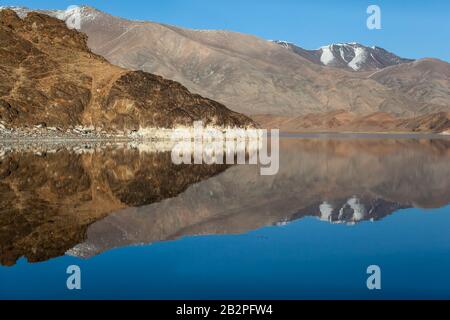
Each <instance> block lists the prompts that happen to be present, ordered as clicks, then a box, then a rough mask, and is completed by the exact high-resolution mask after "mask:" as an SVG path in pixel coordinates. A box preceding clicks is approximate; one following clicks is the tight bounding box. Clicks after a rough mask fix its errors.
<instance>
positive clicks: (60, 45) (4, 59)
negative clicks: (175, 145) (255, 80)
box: [0, 9, 253, 130]
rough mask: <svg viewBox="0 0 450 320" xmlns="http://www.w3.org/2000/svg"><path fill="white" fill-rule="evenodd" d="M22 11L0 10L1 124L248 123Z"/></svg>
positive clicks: (129, 126)
mask: <svg viewBox="0 0 450 320" xmlns="http://www.w3.org/2000/svg"><path fill="white" fill-rule="evenodd" d="M22 17H23V19H21V18H20V17H19V16H18V15H17V14H16V13H15V11H13V10H9V9H3V10H1V11H0V48H1V49H0V120H1V121H2V122H4V123H6V124H7V125H8V126H12V127H29V126H33V125H44V126H54V127H60V128H68V127H74V126H78V125H82V126H94V127H96V128H99V129H107V130H139V129H140V128H147V127H153V128H155V127H163V128H172V127H175V126H178V125H190V124H192V123H193V121H196V120H201V121H203V122H204V123H205V124H212V125H218V126H248V125H253V122H252V121H251V120H250V119H249V118H247V117H246V116H244V115H241V114H238V113H235V112H232V111H230V110H229V109H227V108H226V107H225V106H224V105H222V104H220V103H217V102H215V101H212V100H210V99H206V98H203V97H201V96H199V95H197V94H192V93H190V92H189V91H188V89H186V88H185V87H184V86H182V85H181V84H179V83H177V82H174V81H171V80H166V79H164V78H162V77H161V76H157V75H153V74H150V73H146V72H143V71H130V70H126V69H123V68H120V67H117V66H114V65H112V64H110V63H109V62H107V61H106V60H105V59H104V58H103V57H101V56H99V55H96V54H94V53H92V52H91V50H90V49H89V48H88V46H87V37H86V35H85V34H83V33H80V32H79V31H77V30H71V29H69V28H67V26H66V24H65V23H64V22H62V21H61V20H59V19H56V18H53V17H50V16H48V15H45V14H43V13H36V12H28V13H27V14H26V16H25V15H24V14H22Z"/></svg>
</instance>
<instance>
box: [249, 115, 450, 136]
mask: <svg viewBox="0 0 450 320" xmlns="http://www.w3.org/2000/svg"><path fill="white" fill-rule="evenodd" d="M253 119H254V120H255V121H256V122H258V123H259V124H260V125H261V126H262V127H264V128H278V129H281V130H283V131H289V132H311V131H315V132H340V131H349V132H431V133H448V132H449V131H450V112H439V113H432V114H426V115H423V116H418V117H415V118H399V117H395V116H393V115H392V114H390V113H386V112H377V113H372V114H369V115H357V114H355V113H351V112H346V111H342V110H340V111H334V112H328V113H314V114H308V115H305V116H297V117H288V116H274V115H254V116H253Z"/></svg>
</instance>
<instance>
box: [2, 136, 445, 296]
mask: <svg viewBox="0 0 450 320" xmlns="http://www.w3.org/2000/svg"><path fill="white" fill-rule="evenodd" d="M156 150H159V151H160V152H157V151H156ZM449 177H450V139H447V138H444V137H442V138H437V137H425V138H417V137H406V136H405V137H401V138H400V137H399V136H396V137H395V138H394V137H390V136H376V135H372V136H369V135H364V136H358V135H356V136H355V135H347V136H346V135H339V136H332V135H325V136H324V135H310V136H308V135H306V136H299V135H286V136H284V137H282V138H281V141H280V169H279V172H278V174H277V175H274V176H261V175H260V171H259V168H258V166H252V165H235V166H227V165H211V166H208V165H181V166H176V165H174V164H172V162H171V158H170V153H169V152H167V151H166V152H164V150H162V149H161V148H158V146H154V147H142V146H135V145H131V146H122V145H108V146H92V145H81V146H78V145H77V146H70V147H68V148H64V147H61V146H56V147H55V146H39V147H30V146H25V147H24V146H21V147H20V148H19V147H14V148H11V147H5V146H2V151H1V153H0V298H1V299H14V298H25V299H28V298H42V299H45V298H57V299H73V298H82V299H92V298H113V299H115V298H131V299H317V298H319V299H322V298H326V299H350V298H361V299H384V298H387V299H393V298H412V299H415V298H426V299H427V298H447V299H448V298H450V206H449V204H450V179H449ZM70 265H77V266H79V267H80V269H81V283H82V289H81V290H74V291H70V290H68V289H67V287H66V280H67V277H68V276H69V275H68V274H66V269H67V267H68V266H70ZM370 265H378V266H379V267H380V268H381V290H368V288H367V285H366V280H367V278H368V277H369V275H368V274H367V272H366V271H367V267H368V266H370Z"/></svg>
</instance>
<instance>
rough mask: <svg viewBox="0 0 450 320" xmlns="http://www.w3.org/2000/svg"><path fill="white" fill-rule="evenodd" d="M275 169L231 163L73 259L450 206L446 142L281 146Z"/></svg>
mask: <svg viewBox="0 0 450 320" xmlns="http://www.w3.org/2000/svg"><path fill="white" fill-rule="evenodd" d="M280 153H281V159H280V172H279V173H278V175H276V176H260V175H259V173H258V168H256V167H251V166H234V167H232V168H230V169H228V170H227V171H226V172H224V173H223V174H220V175H218V176H215V177H213V178H211V179H208V180H206V181H203V182H202V183H200V184H197V185H193V186H191V187H189V188H188V189H187V190H186V191H185V192H184V193H182V194H180V195H179V196H177V197H176V198H173V199H167V200H164V201H162V202H159V203H155V204H151V205H148V206H143V207H140V208H128V209H124V210H122V211H120V212H117V213H115V214H112V215H109V216H108V217H107V218H105V219H103V220H101V221H99V222H97V223H94V224H93V225H91V226H90V227H89V229H88V231H87V241H85V242H84V243H82V244H80V245H78V246H76V247H75V248H73V249H72V250H70V253H71V254H75V255H79V256H91V255H95V254H98V253H101V252H103V251H105V250H107V249H110V248H113V247H118V246H124V245H131V244H136V243H150V242H155V241H163V240H169V239H176V238H179V237H182V236H185V235H197V234H230V233H232V234H234V233H243V232H247V231H249V230H253V229H257V228H260V227H263V226H267V225H276V224H284V223H287V222H289V221H292V220H295V219H301V218H303V217H306V216H315V217H317V218H319V219H322V220H325V221H329V222H332V223H348V224H354V223H357V222H361V221H366V220H373V221H376V220H379V219H382V218H384V217H385V216H387V215H389V214H391V213H393V212H394V211H397V210H399V209H401V208H407V207H413V206H416V207H423V208H435V207H442V206H445V205H446V204H448V203H449V202H450V181H449V179H448V177H449V176H450V166H449V159H450V141H449V140H432V141H431V140H408V139H404V140H389V139H383V140H378V139H366V140H347V139H342V140H317V139H316V140H312V139H311V140H308V139H302V140H300V139H284V140H282V141H281V151H280Z"/></svg>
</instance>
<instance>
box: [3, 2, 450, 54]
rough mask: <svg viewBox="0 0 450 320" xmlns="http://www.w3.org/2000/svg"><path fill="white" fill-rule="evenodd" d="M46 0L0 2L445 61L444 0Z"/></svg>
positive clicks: (447, 7) (449, 42)
mask: <svg viewBox="0 0 450 320" xmlns="http://www.w3.org/2000/svg"><path fill="white" fill-rule="evenodd" d="M81 1H83V2H81V3H77V2H76V1H75V0H72V1H65V0H62V1H61V0H58V1H56V0H46V1H34V0H29V1H4V0H1V1H0V4H1V5H19V6H27V7H31V8H47V9H48V8H58V9H64V8H66V7H68V6H69V5H74V4H86V5H90V6H93V7H96V8H98V9H101V10H103V11H106V12H108V13H111V14H113V15H117V16H122V17H126V18H129V19H138V20H151V21H156V22H163V23H168V24H174V25H178V26H182V27H188V28H195V29H225V30H232V31H238V32H243V33H250V34H254V35H257V36H260V37H263V38H265V39H281V40H288V41H291V42H294V43H296V44H298V45H300V46H302V47H305V48H308V49H313V48H318V47H320V46H322V45H325V44H329V43H336V42H352V41H356V42H360V43H363V44H366V45H370V46H372V45H377V46H381V47H384V48H386V49H388V50H390V51H393V52H395V53H397V54H399V55H401V56H404V57H410V58H421V57H436V58H440V59H443V60H446V61H450V1H448V0H426V1H425V0H409V1H404V0H403V1H401V0H372V1H364V0H346V1H336V0H310V1H301V0H278V1H275V0H273V1H269V0H240V1H239V0H184V1H183V0H164V1H162V0H158V1H156V0H147V1H143V0H142V1H133V0H127V1H123V0H121V1H119V0H108V1H106V0H103V1H98V0H81ZM370 4H376V5H379V6H380V7H381V11H382V30H372V31H371V30H368V29H367V28H366V19H367V14H366V8H367V6H368V5H370Z"/></svg>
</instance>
